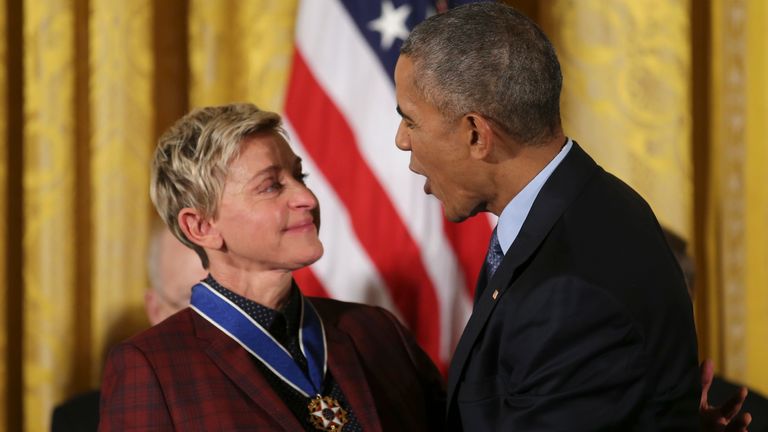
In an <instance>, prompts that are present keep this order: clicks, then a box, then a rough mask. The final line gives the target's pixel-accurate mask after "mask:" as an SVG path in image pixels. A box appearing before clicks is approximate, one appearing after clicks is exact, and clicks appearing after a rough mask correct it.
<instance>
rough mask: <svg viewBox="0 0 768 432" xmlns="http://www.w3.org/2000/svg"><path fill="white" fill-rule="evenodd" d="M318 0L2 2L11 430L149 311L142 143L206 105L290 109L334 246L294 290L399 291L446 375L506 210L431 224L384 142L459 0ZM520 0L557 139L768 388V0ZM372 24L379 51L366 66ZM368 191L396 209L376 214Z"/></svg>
mask: <svg viewBox="0 0 768 432" xmlns="http://www.w3.org/2000/svg"><path fill="white" fill-rule="evenodd" d="M305 3H307V4H310V3H311V4H312V6H311V8H310V7H309V6H307V5H302V4H300V2H299V1H298V0H239V1H236V0H228V1H225V0H162V1H152V0H127V1H119V2H115V1H112V0H0V38H1V39H2V43H0V59H2V64H3V65H4V67H2V68H0V184H2V185H3V187H2V188H0V211H1V212H2V215H3V220H4V223H3V224H0V245H2V247H0V281H2V282H0V305H2V306H1V307H0V355H1V356H2V357H1V358H0V430H9V431H14V430H29V431H44V430H48V428H49V421H50V412H51V409H52V408H53V406H54V405H56V404H58V403H60V402H61V401H63V400H64V399H66V398H68V397H70V396H72V395H74V394H76V393H78V392H81V391H84V390H87V389H89V388H95V387H97V386H98V383H99V375H100V373H101V367H102V361H103V356H104V353H105V350H106V349H108V347H109V346H110V345H111V344H112V343H114V342H115V341H117V340H120V339H123V338H125V337H128V336H130V335H131V334H133V333H135V332H137V331H139V330H141V329H142V328H145V327H146V326H147V325H148V323H147V322H146V318H145V315H144V311H143V309H142V308H143V297H144V293H145V291H146V289H147V270H146V267H147V266H146V260H147V257H146V255H147V252H146V251H147V240H148V236H149V232H150V227H151V225H152V223H153V222H152V220H153V218H155V215H154V209H153V208H152V205H151V203H150V201H149V195H148V184H149V166H150V157H151V153H152V150H153V148H154V145H155V141H156V139H157V137H158V136H159V134H160V133H162V131H163V130H165V129H166V128H167V127H168V126H169V125H170V124H171V123H172V122H173V121H174V120H176V119H177V118H179V117H181V116H182V115H183V114H184V113H186V112H187V111H188V110H189V109H191V108H193V107H197V106H203V105H211V104H222V103H228V102H235V101H252V102H255V103H256V104H258V105H259V106H261V107H262V108H264V109H268V110H273V111H277V112H281V113H285V114H286V116H287V117H288V119H289V127H290V132H291V135H292V136H293V137H294V138H295V142H294V145H295V146H296V147H297V151H298V152H299V153H300V154H302V155H303V156H304V158H305V159H306V160H308V164H307V165H308V169H307V170H308V172H309V173H310V178H309V182H310V186H311V187H312V188H313V189H314V190H315V192H316V193H317V194H318V196H319V198H320V202H321V208H322V212H323V220H324V223H323V229H322V230H321V237H322V239H323V242H324V244H325V246H326V256H325V257H324V258H323V260H321V261H320V262H318V264H316V265H315V266H313V268H311V269H310V270H308V271H304V272H303V273H301V274H299V275H297V279H298V280H299V282H300V284H301V285H302V287H304V288H305V290H306V291H307V292H309V293H311V294H320V295H330V296H334V297H339V298H344V299H348V300H357V301H369V302H375V303H378V304H382V305H384V306H385V307H388V308H390V309H392V310H393V311H394V312H395V313H396V314H397V315H398V316H399V317H400V318H401V319H403V321H404V322H405V323H406V324H407V325H409V326H410V327H411V328H412V329H413V330H414V332H415V333H416V335H417V337H418V339H419V342H420V343H422V346H424V347H425V349H426V350H427V351H428V352H429V354H430V355H431V356H432V358H433V359H434V360H435V361H436V362H437V363H438V364H439V365H440V366H441V367H442V368H443V370H444V368H445V364H447V362H448V360H449V359H450V354H451V352H452V349H453V346H454V345H455V342H456V338H457V336H458V334H459V332H460V329H461V328H462V326H463V325H464V322H465V320H466V318H467V316H468V313H469V310H470V308H471V300H470V299H471V292H472V289H473V280H474V278H475V276H476V272H477V270H478V269H479V267H480V263H481V262H482V259H483V255H484V253H485V248H486V245H487V239H488V236H489V235H490V230H491V227H492V224H493V223H494V221H493V220H492V219H489V218H485V217H484V216H479V217H475V218H473V220H471V221H469V222H468V223H466V224H462V226H460V227H456V226H452V225H451V224H448V223H446V222H442V221H440V220H438V223H436V224H435V223H434V221H435V220H436V219H435V218H438V219H440V216H439V206H438V205H437V203H436V202H434V201H433V200H430V199H428V198H426V197H424V196H423V193H422V192H421V189H420V188H421V184H422V182H423V180H420V179H418V178H417V177H415V176H413V175H411V174H410V173H409V172H408V171H407V159H408V156H407V155H405V154H400V153H398V152H397V151H396V149H395V146H394V133H395V129H396V125H397V115H396V114H395V111H394V108H395V107H394V97H393V96H392V95H391V92H392V89H393V87H392V82H391V75H389V76H388V75H387V74H390V72H391V68H392V66H393V65H394V63H393V60H392V59H394V58H396V53H397V49H398V48H399V44H400V43H401V42H402V38H403V37H404V36H405V35H407V29H408V28H411V27H412V25H414V24H415V23H417V22H418V21H419V20H420V19H423V16H424V15H425V14H429V13H431V11H433V10H435V8H436V9H437V10H440V9H441V8H445V7H447V6H448V5H447V4H443V3H439V4H437V5H435V6H434V7H430V8H427V9H424V8H423V7H422V8H421V9H419V6H413V7H412V8H411V6H408V5H405V3H406V2H405V1H404V0H394V1H390V0H383V1H379V0H368V1H365V2H359V4H358V6H357V8H358V9H359V11H358V12H360V13H359V14H358V16H363V17H366V16H367V17H368V18H364V19H363V18H361V19H363V21H360V22H358V23H357V27H356V26H355V25H354V23H352V22H351V21H350V22H347V21H344V20H342V22H343V23H346V24H344V25H340V24H338V23H335V21H333V20H334V19H336V18H338V14H337V12H338V10H337V8H336V7H335V6H333V4H335V3H338V2H336V1H330V0H328V1H319V0H317V1H314V0H305ZM344 3H347V4H353V3H355V2H352V1H350V0H345V1H344ZM421 3H422V6H424V5H423V3H424V1H422V2H421ZM507 3H509V4H512V5H514V6H516V7H518V8H519V9H521V10H522V11H523V12H525V13H526V14H527V15H529V16H531V17H532V18H533V19H534V20H536V21H537V22H538V23H540V25H541V26H542V27H543V28H544V30H545V32H546V33H547V34H548V35H549V36H550V38H551V39H552V41H553V43H554V45H555V47H556V49H557V50H558V54H559V56H560V60H561V63H562V66H563V73H564V93H563V101H562V102H563V103H562V116H563V119H564V126H565V131H566V134H568V135H569V136H571V137H573V138H574V139H575V140H577V141H578V142H579V143H580V144H581V145H582V146H583V147H585V149H586V150H587V151H588V152H589V153H590V154H591V155H592V156H593V157H594V158H595V159H596V160H597V161H598V163H600V164H601V165H603V167H605V168H606V169H607V170H609V171H612V172H613V173H614V174H616V175H617V176H619V177H620V178H622V179H623V180H625V181H626V182H628V183H629V184H630V185H632V186H633V187H634V188H635V189H636V190H637V191H638V192H640V193H641V195H643V196H644V197H645V198H646V199H647V200H648V201H649V203H650V204H651V206H652V207H653V209H654V211H655V212H656V214H657V216H658V218H659V220H660V222H661V223H662V224H663V225H664V226H665V227H667V228H669V229H670V230H671V231H673V232H675V233H677V234H678V235H679V236H680V237H682V238H683V239H684V240H685V242H686V244H687V249H688V252H689V253H690V254H691V255H692V256H693V258H694V263H695V267H696V269H697V271H696V277H695V279H694V284H695V286H694V290H695V293H696V296H695V312H696V321H697V328H698V334H699V344H700V352H701V356H702V358H703V357H709V358H713V359H714V360H715V363H716V368H717V370H718V371H719V372H720V373H721V374H722V375H724V376H726V377H728V378H730V379H733V380H736V381H739V382H743V383H745V384H748V385H750V386H752V387H753V388H755V389H757V390H760V391H762V392H763V393H768V368H767V367H766V365H768V346H766V343H767V341H768V290H766V287H768V228H766V226H765V224H766V221H768V184H767V183H768V182H767V181H766V180H767V179H768V177H767V176H766V174H764V172H765V170H766V166H768V145H766V143H765V142H764V137H763V136H762V135H763V133H762V132H761V131H762V130H764V129H765V125H766V124H767V123H768V83H766V82H765V80H766V77H768V30H766V26H768V4H766V2H765V1H763V0H696V1H693V0H579V1H576V0H570V1H569V0H542V1H531V0H520V1H508V2H507ZM347 6H349V5H347ZM405 6H407V8H406V7H405ZM366 14H367V15H366ZM385 16H386V17H388V18H387V20H385V19H383V18H381V17H385ZM380 18H381V19H380ZM398 19H400V20H401V21H399V23H402V24H399V23H398ZM361 22H362V24H361ZM366 23H367V24H366ZM376 23H378V24H376ZM323 24H332V25H325V26H323ZM403 25H405V33H403V31H402V29H401V28H400V27H402V26H403ZM345 26H346V27H345ZM356 29H357V30H356ZM345 32H347V33H345ZM349 32H351V33H349ZM355 32H357V33H355ZM361 35H363V36H365V37H363V38H360V40H363V41H366V40H367V41H368V43H369V44H370V45H371V46H372V47H374V48H375V49H378V50H379V51H378V58H379V59H380V60H381V64H380V65H379V66H375V67H373V69H371V68H370V65H368V66H366V64H367V63H366V62H369V61H370V60H371V59H372V58H375V56H370V58H369V57H367V55H368V54H365V53H364V52H360V51H355V50H358V49H360V47H361V46H362V45H361V42H355V40H356V38H357V36H361ZM389 39H391V40H389ZM323 44H325V45H323ZM323 46H324V47H325V48H323ZM366 46H367V45H366ZM375 49H374V51H375ZM323 62H326V64H330V65H331V66H323V65H322V64H321V63H323ZM371 64H372V63H371ZM358 68H359V69H358ZM382 77H383V78H382ZM308 83H309V84H308ZM345 83H353V84H354V83H356V85H357V86H358V87H354V86H352V87H351V88H352V89H353V90H347V91H346V92H345V90H344V84H345ZM310 84H311V85H310ZM308 85H309V87H307V86H308ZM361 85H363V86H365V85H367V86H368V87H360V86H361ZM312 86H315V87H312ZM312 88H320V89H325V92H324V93H323V92H320V93H321V94H320V96H326V97H328V98H329V99H328V100H325V102H323V103H314V102H312V101H313V100H314V99H312V97H315V96H313V95H314V93H313V91H314V90H312ZM361 88H362V89H363V90H365V91H360V90H361ZM376 89H378V90H376ZM380 96H381V97H380ZM343 98H347V99H346V102H345V101H343V100H342V99H343ZM350 98H351V99H350ZM350 100H354V101H356V102H349V101H350ZM355 104H357V105H355ZM370 107H375V108H376V109H375V110H374V111H371V112H370V113H368V112H369V111H367V109H368V108H370ZM332 108H337V110H336V111H334V110H333V109H332ZM382 110H383V111H382ZM328 111H333V112H336V114H339V115H341V116H342V117H344V118H346V119H347V121H348V122H349V123H350V124H352V123H354V122H356V121H357V120H355V119H357V118H358V117H360V122H359V123H355V124H357V126H350V129H351V132H350V133H349V136H350V137H352V138H350V139H351V140H353V141H355V142H356V143H357V144H356V145H357V146H358V147H357V148H359V150H357V149H356V147H355V144H353V145H352V146H351V147H340V150H339V148H335V147H331V146H332V145H336V144H338V141H339V135H338V134H336V135H334V134H329V133H326V129H327V127H328V125H329V124H330V123H329V122H332V121H333V118H332V117H333V116H330V117H326V115H327V114H328ZM379 111H382V112H383V113H384V114H380V113H379ZM360 113H368V114H360ZM310 115H311V116H312V117H311V118H312V119H316V120H314V121H308V120H307V119H308V118H310V117H308V116H310ZM367 122H370V123H367ZM368 124H370V125H371V126H370V127H369V126H367V125H368ZM376 125H378V126H376ZM374 129H375V130H374ZM366 135H372V136H373V138H371V140H368V138H366V137H365V136H366ZM316 136H320V137H325V138H327V139H328V140H329V141H317V142H315V141H313V140H312V137H316ZM310 141H311V142H310ZM365 143H369V144H365ZM377 154H378V155H380V157H379V156H377ZM349 155H353V156H354V157H352V156H349ZM357 163H360V164H363V166H362V167H357V168H353V165H354V164H357ZM366 164H367V165H366ZM390 165H391V166H390ZM401 179H402V180H401ZM366 182H367V183H366ZM350 183H351V184H353V185H359V184H363V183H365V184H368V183H371V184H372V185H373V186H372V187H373V190H374V191H375V193H378V194H379V195H375V193H373V192H370V191H367V192H366V191H364V190H360V189H356V188H351V189H350V188H349V187H346V186H345V185H347V184H350ZM404 189H407V193H401V192H398V191H402V190H404ZM372 193H373V195H371V194H372ZM355 194H357V196H360V194H362V195H363V196H365V197H370V196H373V200H372V201H373V202H370V200H369V201H365V199H362V200H361V199H360V198H355V196H356V195H355ZM387 197H391V200H392V202H391V204H388V206H385V207H386V208H384V209H383V210H381V209H379V207H370V206H377V205H380V204H381V201H387ZM369 208H376V209H377V210H376V212H377V213H381V214H382V215H384V216H387V215H390V216H392V217H382V224H384V226H381V225H379V224H378V223H376V221H373V223H370V224H368V225H365V224H364V223H362V222H360V220H359V219H358V218H359V217H361V215H362V216H363V217H364V216H365V215H366V214H368V213H366V211H365V209H369ZM393 219H395V220H399V221H400V222H399V223H395V224H392V223H391V221H392V220H393ZM617 223H620V221H617ZM435 227H437V228H435ZM388 229H392V230H394V232H395V233H396V234H392V235H390V234H389V233H390V231H387V230H388ZM372 233H374V234H377V235H373V234H372ZM382 233H384V234H383V235H382ZM382 240H384V241H382ZM384 245H386V246H387V247H386V248H384V247H383V246H384ZM374 246H375V247H374ZM382 249H385V250H384V252H382ZM446 250H449V251H450V253H446ZM385 252H386V253H389V254H391V255H387V256H384V254H385ZM445 255H448V258H447V261H446V260H445V257H444V256H445ZM440 260H442V261H440ZM403 261H407V262H408V263H411V265H413V264H412V263H413V262H416V263H418V265H416V266H415V267H411V268H406V270H405V271H403V270H402V268H400V267H398V264H402V263H403ZM340 275H343V276H340ZM403 275H405V276H403ZM443 281H444V282H445V283H443ZM435 305H437V306H435Z"/></svg>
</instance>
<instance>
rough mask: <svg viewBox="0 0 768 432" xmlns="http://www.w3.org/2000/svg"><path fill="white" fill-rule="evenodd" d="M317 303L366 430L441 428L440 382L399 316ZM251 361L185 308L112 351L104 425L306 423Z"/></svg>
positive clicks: (337, 373) (224, 427) (336, 370)
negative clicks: (294, 412)
mask: <svg viewBox="0 0 768 432" xmlns="http://www.w3.org/2000/svg"><path fill="white" fill-rule="evenodd" d="M310 300H311V301H312V304H313V305H314V306H315V308H316V309H317V311H318V313H319V314H320V316H321V318H322V320H323V324H324V326H325V331H326V340H327V343H328V368H329V369H330V371H331V373H332V374H333V377H334V378H335V379H336V381H337V382H338V384H339V386H340V387H341V389H342V391H343V392H344V395H345V396H346V398H347V401H348V402H349V404H350V405H351V406H352V410H353V411H354V413H355V416H357V418H358V420H359V422H360V424H361V425H362V427H363V429H364V430H365V431H366V432H367V431H391V430H402V431H429V430H435V431H436V430H443V423H444V414H445V399H444V392H443V384H442V379H441V377H440V375H439V373H438V372H437V370H436V368H435V366H434V365H433V364H432V362H431V361H430V360H429V358H428V357H427V356H426V354H425V353H424V352H423V351H422V350H421V349H420V348H419V347H418V346H417V345H416V343H415V342H414V340H413V339H412V337H411V336H410V335H409V333H408V332H407V330H405V329H404V328H403V327H402V326H401V325H400V323H399V322H398V321H397V319H396V318H395V317H394V316H392V314H390V313H389V312H387V311H385V310H384V309H381V308H377V307H372V306H365V305H360V304H353V303H344V302H339V301H335V300H328V299H318V298H310ZM254 361H255V360H254V359H253V358H252V357H251V355H250V354H249V353H248V352H247V351H246V350H245V349H243V348H242V347H241V346H240V345H239V344H238V343H237V342H235V341H234V340H232V339H231V338H229V337H228V336H227V335H225V334H224V333H223V332H222V331H220V330H219V329H217V328H216V327H214V326H213V325H211V324H210V323H209V322H208V321H206V320H205V319H203V318H202V317H200V316H199V315H198V314H197V313H196V312H194V311H193V310H191V309H189V308H187V309H185V310H183V311H181V312H179V313H177V314H176V315H174V316H172V317H170V318H168V319H167V320H165V321H164V322H162V323H160V324H158V325H156V326H154V327H152V328H150V329H148V330H146V331H144V332H143V333H141V334H139V335H137V336H135V337H133V338H131V339H129V340H127V341H125V342H123V343H121V344H120V345H118V346H117V347H115V348H114V349H113V350H112V351H111V352H110V354H109V357H108V359H107V364H106V369H105V371H104V378H103V383H102V387H101V389H102V392H101V395H102V396H101V416H100V417H101V419H100V423H99V430H100V431H130V430H140V431H150V430H151V431H164V430H180V431H235V430H249V431H252V430H269V431H279V430H282V431H297V430H301V426H300V425H299V423H298V422H297V421H296V419H295V417H294V415H293V413H292V412H291V411H290V410H289V409H288V407H287V406H285V404H284V403H283V402H282V400H280V398H279V397H278V396H277V394H276V393H275V392H274V391H273V390H272V388H271V387H270V386H269V384H268V383H267V381H266V380H265V379H264V377H263V376H262V374H261V372H260V371H259V369H258V368H257V367H256V366H255V364H254Z"/></svg>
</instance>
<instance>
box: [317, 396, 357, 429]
mask: <svg viewBox="0 0 768 432" xmlns="http://www.w3.org/2000/svg"><path fill="white" fill-rule="evenodd" d="M307 408H308V409H309V422H310V423H311V424H312V426H314V427H315V429H317V430H321V431H326V432H341V431H342V430H343V429H344V425H346V424H347V421H349V419H348V418H347V411H346V410H344V408H342V407H341V405H339V402H338V401H337V400H336V399H334V398H332V397H330V396H320V395H317V397H315V398H314V399H312V400H311V401H309V405H307Z"/></svg>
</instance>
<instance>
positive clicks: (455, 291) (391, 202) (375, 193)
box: [284, 0, 493, 372]
mask: <svg viewBox="0 0 768 432" xmlns="http://www.w3.org/2000/svg"><path fill="white" fill-rule="evenodd" d="M434 11H435V4H434V3H431V2H428V1H425V0H422V1H403V0H383V1H373V0H305V1H302V2H301V3H300V5H299V11H298V17H297V22H296V43H295V50H294V53H293V64H292V68H291V74H290V78H289V83H288V90H287V93H286V102H285V108H284V113H285V120H286V126H287V129H288V133H289V135H290V136H291V142H292V145H293V147H294V150H295V151H296V153H297V154H298V155H299V156H301V157H302V158H303V160H304V167H305V171H306V172H307V173H309V177H308V179H307V183H308V185H309V187H310V188H311V189H312V190H313V191H314V192H315V194H316V195H317V197H318V200H319V201H320V212H321V220H322V227H321V229H320V238H321V240H322V242H323V245H324V246H325V255H324V256H323V258H322V259H321V260H320V261H318V262H317V263H315V264H314V265H312V266H311V267H310V268H308V269H304V270H302V271H300V272H297V273H296V274H295V278H296V280H297V282H298V283H299V285H300V286H301V287H302V290H303V291H304V292H305V294H308V295H319V296H328V297H333V298H338V299H342V300H347V301H357V302H363V303H369V304H377V305H380V306H383V307H385V308H386V309H388V310H390V311H392V312H393V313H394V314H395V315H396V316H398V317H399V318H400V320H401V322H403V323H404V324H405V325H406V326H408V327H409V328H410V329H411V331H412V332H413V334H414V335H415V336H416V339H417V341H418V342H419V343H420V344H421V346H422V348H424V350H425V351H426V352H427V353H428V354H429V355H430V356H431V358H432V359H433V361H434V362H435V364H437V365H438V367H440V368H441V369H442V370H443V372H445V370H446V365H447V364H448V362H449V360H450V356H451V355H452V353H453V349H454V348H455V345H456V343H457V342H458V338H459V336H460V335H461V331H462V329H463V328H464V325H465V323H466V321H467V319H468V317H469V313H470V312H471V305H472V293H473V292H474V287H475V278H476V277H477V274H478V273H479V271H480V267H481V265H482V261H483V257H484V256H485V251H486V249H487V245H488V239H489V237H490V233H491V223H493V222H492V221H491V220H489V218H486V217H484V216H482V215H481V216H478V217H474V218H471V219H470V220H467V221H465V222H463V223H461V224H453V223H450V222H447V221H446V220H445V219H444V217H443V212H442V208H441V207H440V203H439V202H438V201H437V200H435V199H434V198H433V197H429V196H426V195H425V194H424V191H423V185H424V179H423V178H422V177H419V176H417V175H415V174H413V173H411V172H410V171H409V170H408V162H409V155H408V154H407V153H404V152H401V151H399V150H398V149H397V148H396V147H395V144H394V136H395V132H396V130H397V126H398V123H399V121H400V119H399V116H398V115H397V113H396V111H395V107H396V105H397V103H396V100H395V92H394V81H393V76H394V68H395V63H396V62H397V56H398V53H399V50H400V45H401V44H402V42H403V40H404V39H405V38H406V37H407V36H408V33H409V31H410V29H412V28H413V26H414V25H416V24H417V23H419V22H420V21H422V20H423V19H424V18H425V17H427V16H428V15H429V14H431V13H434Z"/></svg>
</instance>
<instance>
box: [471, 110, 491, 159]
mask: <svg viewBox="0 0 768 432" xmlns="http://www.w3.org/2000/svg"><path fill="white" fill-rule="evenodd" d="M464 122H465V125H466V127H467V133H468V137H469V152H470V155H472V158H474V159H478V160H479V159H485V158H487V157H488V156H489V155H490V154H491V152H492V151H493V145H494V135H493V129H492V127H491V122H490V121H488V119H487V118H485V117H483V116H482V115H481V114H478V113H474V112H470V113H467V114H465V115H464Z"/></svg>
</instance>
